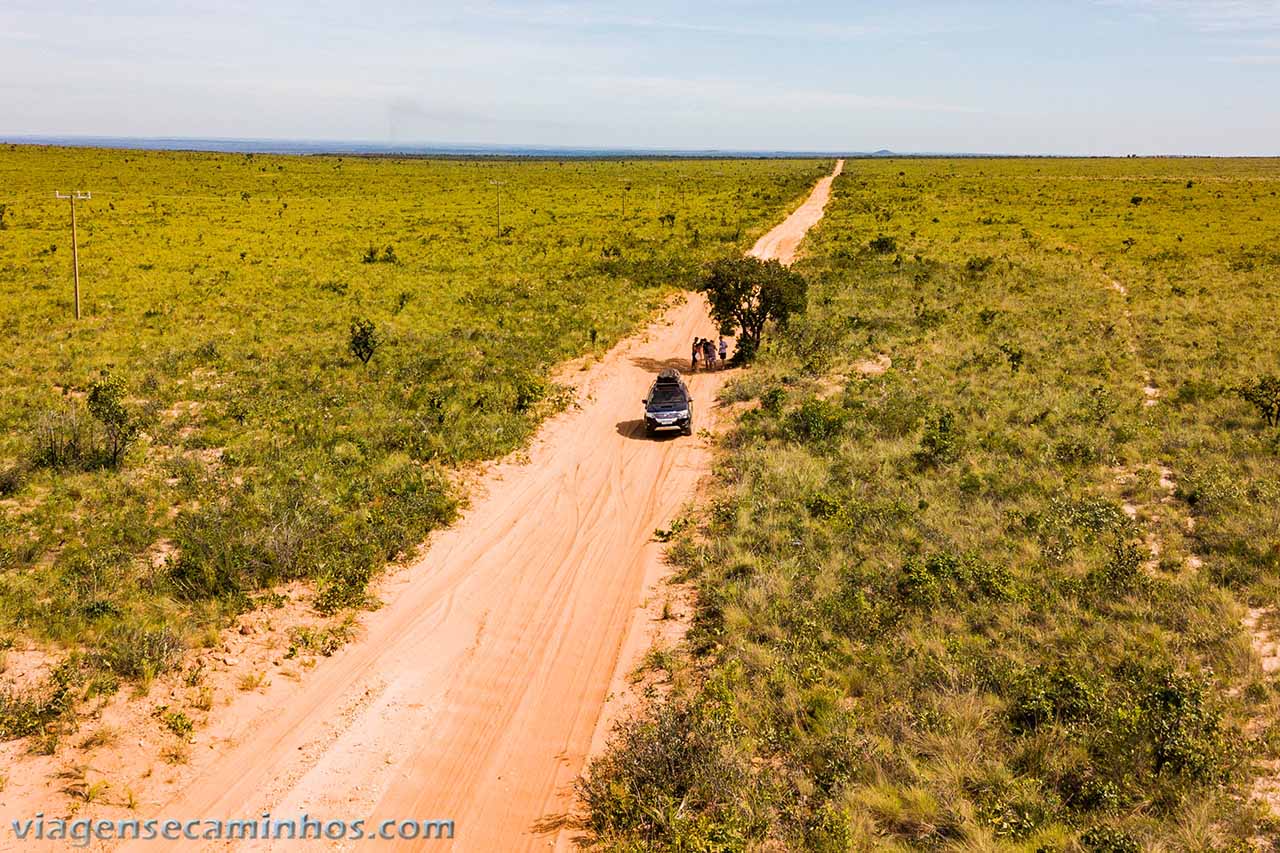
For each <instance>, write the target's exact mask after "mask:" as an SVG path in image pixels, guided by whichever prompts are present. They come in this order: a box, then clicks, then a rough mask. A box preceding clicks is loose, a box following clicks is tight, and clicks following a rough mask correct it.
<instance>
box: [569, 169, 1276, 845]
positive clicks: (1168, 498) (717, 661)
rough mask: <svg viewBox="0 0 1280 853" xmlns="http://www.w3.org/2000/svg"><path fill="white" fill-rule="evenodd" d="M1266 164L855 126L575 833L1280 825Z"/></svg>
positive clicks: (655, 840) (881, 834)
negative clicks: (686, 605) (1111, 154)
mask: <svg viewBox="0 0 1280 853" xmlns="http://www.w3.org/2000/svg"><path fill="white" fill-rule="evenodd" d="M1278 191H1280V162H1277V161H1273V160H1260V161H1208V160H1167V161H1166V160H1157V161H1152V160H985V161H982V160H959V161H947V160H907V161H903V160H898V161H878V160H877V161H851V162H850V163H849V164H848V165H847V167H846V171H845V174H844V175H843V176H842V177H841V178H839V179H838V181H837V183H836V193H837V195H836V197H835V199H834V201H833V203H832V206H831V207H830V208H829V210H828V215H827V218H826V219H825V220H824V221H823V223H822V224H821V225H820V226H819V229H818V230H817V232H815V234H814V235H813V236H812V238H811V241H810V243H809V244H808V253H809V254H808V257H807V259H805V260H803V261H802V262H801V263H800V264H799V266H798V268H799V269H801V270H802V271H803V272H804V273H805V274H806V275H807V276H808V278H809V280H810V296H809V310H808V311H807V313H806V314H805V315H804V316H802V317H800V318H798V319H795V320H793V321H792V322H791V323H790V325H789V327H788V328H787V329H785V330H779V331H778V332H777V333H776V334H775V336H774V338H773V339H772V343H771V344H769V345H768V346H767V347H766V348H765V350H764V351H763V352H762V354H761V358H760V361H759V362H758V364H757V365H756V366H755V367H754V368H752V370H751V371H750V372H749V373H747V374H746V375H745V376H744V377H743V378H742V379H740V380H739V381H737V382H736V383H735V384H734V385H733V386H732V387H731V388H730V390H729V391H728V392H727V396H728V399H730V400H733V401H743V402H746V401H752V402H751V406H750V407H749V408H748V409H747V410H746V411H745V412H744V413H743V414H742V415H741V417H740V420H739V423H738V424H737V426H736V428H735V429H734V430H733V432H732V433H731V434H730V435H729V436H728V437H727V438H726V439H725V445H724V447H723V448H722V451H721V453H720V457H719V462H718V467H717V484H716V487H715V489H714V492H713V495H712V498H711V501H710V504H709V506H708V507H707V508H706V511H705V512H703V513H700V514H699V515H698V516H697V517H696V519H695V520H696V521H697V522H698V524H696V525H693V526H691V527H690V528H689V529H688V530H686V532H685V533H684V534H682V535H681V536H680V537H679V538H678V540H677V541H676V543H675V544H674V545H673V549H672V552H671V556H672V559H673V560H674V562H675V563H676V564H677V565H678V566H680V567H681V571H682V573H683V574H684V576H686V577H687V578H689V579H690V580H691V581H692V582H693V583H694V584H695V585H696V587H697V590H698V604H697V608H696V612H695V615H694V622H693V627H692V630H691V632H690V635H689V639H688V644H687V646H688V647H687V649H686V653H685V654H681V655H670V654H663V655H659V656H655V657H654V664H655V666H659V672H665V673H666V674H667V675H668V677H669V679H670V690H669V692H667V693H664V694H663V695H664V697H665V698H662V699H655V700H654V701H653V702H652V704H651V706H650V707H649V709H648V710H647V712H646V713H645V714H643V715H641V716H639V717H638V718H636V719H634V720H632V721H629V722H627V723H624V724H623V725H622V726H620V727H619V729H618V730H617V731H616V733H615V738H614V741H613V746H612V748H611V749H610V750H609V751H608V752H607V754H606V755H605V756H603V757H602V758H601V759H599V760H597V761H596V762H595V763H594V764H593V765H592V767H591V768H590V770H589V772H588V774H586V776H584V778H583V780H582V781H581V782H580V786H579V788H580V794H581V798H582V803H583V806H584V814H585V830H586V832H585V834H586V836H587V839H588V841H589V842H592V843H594V844H595V845H596V846H597V847H598V848H600V849H618V850H636V851H639V850H726V851H728V850H782V849H788V850H791V849H806V850H822V851H837V850H839V851H844V850H967V851H977V850H1017V851H1028V853H1030V851H1117V852H1119V851H1139V850H1143V851H1147V850H1157V851H1188V852H1190V851H1215V850H1216V851H1228V850H1248V849H1254V848H1253V847H1252V845H1251V839H1254V838H1259V839H1266V838H1275V837H1276V833H1277V832H1278V831H1280V826H1277V824H1276V822H1275V821H1274V820H1273V819H1272V818H1270V817H1269V816H1268V815H1267V814H1266V813H1265V812H1264V811H1263V809H1261V808H1260V807H1259V806H1258V805H1256V804H1254V803H1252V802H1250V800H1249V796H1248V795H1249V790H1250V783H1251V779H1252V777H1254V776H1255V775H1256V774H1257V773H1258V772H1260V770H1261V768H1260V767H1259V764H1258V762H1259V761H1260V760H1261V759H1265V758H1271V757H1275V755H1276V750H1277V746H1278V745H1280V738H1278V735H1280V730H1278V729H1277V728H1276V721H1277V719H1280V717H1278V715H1277V709H1278V707H1280V702H1278V697H1280V685H1278V684H1277V682H1276V680H1275V679H1274V678H1272V677H1268V676H1264V674H1263V672H1262V670H1261V668H1260V666H1259V664H1258V661H1257V658H1256V656H1255V655H1254V654H1253V653H1252V651H1251V647H1250V640H1249V637H1248V635H1247V633H1246V631H1245V630H1244V629H1243V628H1242V625H1241V621H1242V618H1243V616H1244V614H1245V608H1246V607H1247V606H1255V607H1264V608H1274V607H1275V606H1276V605H1277V603H1280V587H1278V586H1277V584H1278V583H1280V432H1277V429H1276V428H1274V427H1270V426H1268V425H1267V423H1266V421H1265V420H1264V418H1263V417H1262V416H1261V414H1260V412H1259V410H1257V409H1255V407H1254V406H1252V405H1251V404H1250V403H1249V402H1247V401H1246V400H1245V399H1243V398H1242V396H1241V394H1240V393H1239V390H1238V389H1239V388H1241V387H1243V386H1248V385H1250V384H1252V383H1254V382H1256V380H1257V379H1258V378H1259V377H1262V376H1265V375H1275V374H1280V356H1278V355H1277V353H1278V352H1280V198H1277V192H1278ZM880 355H885V356H888V357H889V358H890V359H891V360H892V366H891V367H890V368H889V369H888V370H887V371H885V372H884V373H883V374H876V373H874V372H868V371H867V370H866V369H865V362H866V361H867V360H869V359H873V358H875V357H876V356H880ZM860 363H863V365H864V366H863V369H859V364H860ZM1144 386H1150V387H1152V388H1154V389H1156V390H1155V391H1146V390H1144ZM1156 393H1158V397H1156V398H1155V399H1156V402H1155V404H1154V405H1146V404H1145V401H1146V400H1147V398H1148V397H1149V396H1153V395H1154V394H1156ZM1161 480H1163V481H1164V482H1163V483H1162V482H1161ZM1273 621H1274V617H1273ZM1260 843H1261V844H1267V843H1270V842H1266V841H1262V842H1260ZM1260 849H1271V848H1270V847H1262V848H1260Z"/></svg>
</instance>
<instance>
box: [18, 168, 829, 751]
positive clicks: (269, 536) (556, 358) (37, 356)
mask: <svg viewBox="0 0 1280 853" xmlns="http://www.w3.org/2000/svg"><path fill="white" fill-rule="evenodd" d="M829 167H830V164H829V163H822V162H818V161H798V160H795V161H780V160H772V161H763V160H761V161H745V160H744V161H703V160H698V161H665V162H664V161H656V160H641V161H593V162H583V161H567V162H559V161H551V160H537V161H499V160H492V161H475V160H417V159H405V160H394V159H365V158H351V157H347V158H337V157H270V156H240V155H216V154H200V153H146V152H129V151H98V150H66V149H44V148H35V147H17V146H6V147H4V148H0V204H3V205H4V209H3V217H2V218H0V228H2V230H0V341H3V345H2V347H0V362H2V364H0V367H2V370H0V400H3V406H0V510H2V511H0V642H4V643H5V644H10V643H13V642H15V641H19V640H21V641H23V642H37V643H41V644H44V645H46V646H47V647H48V648H49V649H50V650H51V651H53V652H54V653H56V654H59V655H62V654H71V655H73V658H74V665H73V666H72V667H71V670H74V676H75V677H74V678H72V675H69V674H68V673H69V672H71V670H68V671H62V672H60V676H59V677H60V678H63V680H64V681H68V682H69V683H70V682H74V685H73V686H72V687H71V688H68V689H62V688H61V687H59V686H58V685H54V687H53V688H51V689H53V696H54V699H56V700H57V701H54V699H50V700H48V701H49V702H53V705H48V704H47V703H46V705H44V706H41V707H43V708H44V709H45V711H48V712H50V713H52V711H54V710H56V708H57V707H58V706H57V702H62V703H63V705H65V704H66V702H65V701H63V700H66V699H67V697H68V696H74V695H75V691H76V690H78V689H80V688H79V686H78V685H80V684H81V683H82V682H83V681H84V680H85V678H86V677H87V678H88V680H89V681H90V682H91V683H97V684H98V685H99V686H105V687H107V688H110V687H113V686H114V685H115V684H117V683H118V682H119V681H121V680H123V679H129V678H147V677H149V676H151V675H154V674H155V673H156V672H158V671H160V670H163V669H164V668H165V667H166V666H168V665H170V664H171V663H172V662H173V661H174V660H175V659H176V655H177V654H178V652H179V651H180V649H181V648H182V647H183V646H184V645H188V644H190V643H193V642H200V641H201V640H202V638H204V637H206V636H208V635H209V632H210V630H211V629H216V628H217V627H219V626H220V625H222V624H224V622H225V618H226V617H227V615H228V614H233V613H235V612H238V611H239V610H241V609H242V608H244V607H247V606H251V604H252V599H253V596H254V595H255V593H257V592H259V591H261V590H264V589H267V588H269V587H271V586H272V585H273V584H277V583H280V582H284V581H289V580H292V579H297V578H310V579H314V580H315V581H316V582H317V590H318V595H317V606H318V607H320V608H323V609H325V610H333V609H336V608H342V607H348V606H358V605H360V604H361V603H362V602H363V600H364V596H365V585H366V582H367V581H368V579H369V578H370V576H371V575H372V574H373V573H375V572H376V571H377V570H378V568H379V567H380V566H382V565H383V564H384V563H385V562H386V561H387V560H391V559H395V558H396V557H397V556H400V555H403V554H405V553H406V552H411V551H412V549H413V547H414V546H415V545H416V544H417V543H418V542H420V541H421V540H422V539H423V537H424V536H425V535H426V534H427V532H428V531H430V530H431V529H432V528H433V527H436V526H438V525H440V524H443V523H446V522H447V521H448V520H449V519H450V518H451V517H452V516H453V513H454V511H455V507H456V505H457V503H458V501H459V500H460V499H462V498H463V497H464V496H462V495H459V494H457V493H456V492H455V490H454V489H453V488H451V487H450V486H449V485H448V483H449V478H448V476H447V474H448V471H449V469H452V468H457V467H458V466H460V465H463V464H465V463H469V462H472V461H474V460H482V459H486V458H493V457H496V456H499V455H501V454H503V453H505V452H508V451H510V450H512V449H514V448H517V447H519V446H520V445H521V443H522V442H523V441H525V440H526V439H527V438H528V436H529V435H530V434H531V431H532V430H533V428H534V427H535V426H536V425H537V423H538V422H539V421H540V419H542V418H544V417H545V416H547V415H548V414H549V413H551V412H554V411H555V410H556V409H557V408H558V407H560V406H563V405H564V404H565V402H566V400H567V397H566V395H565V393H564V389H561V388H557V387H556V386H554V384H553V383H552V382H551V381H550V380H549V378H548V373H549V370H550V368H551V367H552V366H553V365H555V364H557V363H559V362H561V361H563V360H565V359H567V358H571V357H574V356H578V355H581V354H584V353H591V352H603V351H604V350H605V349H606V348H608V347H609V346H610V345H611V344H613V343H614V342H616V341H617V340H618V339H619V338H620V337H621V336H623V335H625V334H626V333H627V332H629V331H630V330H632V329H634V328H636V327H637V324H639V323H641V322H642V321H643V320H644V319H646V318H647V317H648V316H650V315H651V314H652V312H653V311H654V310H655V308H656V307H657V306H659V305H660V304H661V303H662V301H663V300H664V299H665V298H666V297H668V296H669V295H670V294H672V293H673V292H674V291H675V290H676V289H678V288H680V287H682V286H683V285H685V284H686V283H687V282H688V281H689V280H690V277H691V276H693V275H695V274H696V272H697V270H698V268H699V266H700V265H701V264H702V263H703V262H704V261H706V260H707V259H709V258H712V257H718V256H720V255H723V254H729V253H736V252H740V251H741V250H743V249H744V248H745V247H747V246H749V245H750V242H751V241H752V240H753V239H754V238H755V237H756V236H758V235H759V234H760V233H762V232H763V231H764V230H766V229H767V228H768V227H769V226H770V225H771V224H772V223H774V222H775V221H776V220H778V219H779V218H780V217H781V216H782V215H783V214H784V213H785V212H786V210H787V209H788V208H789V207H790V206H794V205H795V204H798V203H799V201H800V200H801V199H802V198H803V196H804V194H805V193H806V192H807V191H808V189H809V187H810V185H811V184H812V182H813V181H814V180H815V179H816V178H817V177H818V176H819V175H821V174H822V173H823V172H824V171H825V170H827V169H829ZM55 189H59V190H62V191H64V192H65V191H68V190H72V189H83V190H89V191H92V193H93V198H92V200H91V201H86V202H82V203H80V205H79V207H78V215H79V236H80V267H81V274H82V279H83V290H84V296H83V304H84V318H83V320H81V321H80V322H76V321H75V320H74V319H73V317H72V303H71V295H72V289H71V256H70V245H69V211H68V206H67V202H65V201H58V200H55V199H54V198H53V191H54V190H55ZM499 192H500V193H501V204H502V211H501V215H502V218H501V229H502V230H501V232H499V230H498V222H497V213H498V211H497V204H498V193H499ZM388 247H389V248H388ZM357 317H359V318H367V319H368V320H370V321H372V323H373V324H374V327H375V329H376V334H377V336H378V338H379V339H380V340H381V342H382V345H381V347H380V348H379V349H377V351H376V353H375V354H374V355H373V357H372V359H371V360H370V361H369V363H368V364H367V365H366V364H362V363H361V361H360V360H358V359H357V358H355V357H353V354H352V352H350V351H349V328H350V325H351V323H352V321H353V319H354V318H357ZM106 379H111V380H113V381H115V382H117V383H122V387H121V386H120V385H117V387H120V388H121V391H122V396H121V399H120V400H119V402H121V403H122V404H123V413H122V417H123V419H124V423H125V426H126V427H127V428H126V429H123V430H117V431H116V436H117V437H119V436H124V437H126V438H128V437H130V436H131V435H132V434H133V433H136V440H135V441H133V442H132V444H130V445H129V446H128V448H127V450H126V452H125V453H124V454H123V457H122V458H120V459H118V460H117V459H114V458H113V456H114V454H113V453H111V439H112V433H111V432H110V430H109V429H108V425H107V421H104V420H103V419H102V418H101V417H95V415H94V414H93V411H91V409H92V404H93V403H94V399H95V398H94V396H93V394H92V393H90V392H92V390H93V388H94V384H95V383H103V382H104V381H106ZM100 390H101V389H100ZM107 396H108V397H109V396H110V395H109V394H108V395H107ZM108 420H109V418H108ZM80 652H83V653H84V654H83V655H78V654H77V653H80ZM86 672H87V673H88V676H86V675H85V674H86ZM63 686H64V687H65V686H66V685H63ZM4 695H5V694H4V692H3V691H0V698H3V697H4ZM68 701H69V700H68ZM5 702H7V703H8V705H7V707H9V708H10V709H11V710H12V709H17V708H21V709H23V710H24V713H25V714H26V716H25V717H24V718H23V719H26V720H27V721H28V722H27V723H23V724H22V725H19V724H16V723H14V724H12V725H9V726H8V727H7V728H4V726H3V725H2V724H0V729H3V733H4V734H6V735H12V734H15V733H22V732H23V731H29V730H31V728H32V725H30V724H29V723H30V721H31V720H32V719H36V718H39V716H40V714H39V713H36V711H38V710H39V708H36V709H35V710H33V707H32V705H31V703H30V702H27V703H26V704H25V705H23V704H21V703H18V702H17V699H15V698H13V697H12V696H10V697H9V698H7V699H5ZM16 713H17V712H16V711H15V712H14V714H16ZM4 716H5V715H3V714H0V718H3V717H4ZM13 716H14V715H10V718H13Z"/></svg>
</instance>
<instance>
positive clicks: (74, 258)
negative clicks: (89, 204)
mask: <svg viewBox="0 0 1280 853" xmlns="http://www.w3.org/2000/svg"><path fill="white" fill-rule="evenodd" d="M53 197H54V198H65V199H70V201H71V267H72V270H73V273H74V275H75V282H76V319H77V320H79V319H80V241H79V239H78V238H77V236H76V202H77V201H88V200H89V199H91V198H93V193H87V192H81V191H80V190H76V191H75V192H70V193H67V194H66V195H63V194H62V193H60V192H58V191H57V190H54V191H53Z"/></svg>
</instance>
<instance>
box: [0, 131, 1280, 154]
mask: <svg viewBox="0 0 1280 853" xmlns="http://www.w3.org/2000/svg"><path fill="white" fill-rule="evenodd" d="M146 143H151V144H146ZM0 144H5V145H33V146H40V145H43V146H47V147H56V148H111V149H121V150H140V151H155V150H159V151H198V152H206V153H221V154H273V155H311V156H324V155H403V156H422V155H424V154H427V155H431V154H434V155H442V156H454V157H484V156H490V157H502V156H508V157H510V156H515V157H539V156H561V157H568V158H593V157H624V156H634V157H688V158H713V157H761V158H769V157H780V158H781V157H796V158H802V157H820V158H827V157H845V158H851V159H871V158H890V157H903V158H948V157H954V158H964V159H983V158H990V159H1115V160H1125V159H1144V158H1146V159H1270V158H1275V157H1278V156H1280V154H1204V153H1144V154H1138V153H1130V154H1054V153H1044V152H1040V153H1035V152H977V151H899V150H895V149H890V148H879V149H875V150H869V149H868V150H853V149H845V150H841V149H820V148H815V149H803V148H681V147H674V146H663V147H656V146H655V147H648V146H613V145H589V144H575V145H568V144H546V143H527V144H525V143H515V144H511V143H493V142H433V141H425V140H424V141H412V142H409V141H404V142H382V141H377V140H372V139H340V138H306V137H270V136H124V135H113V134H90V133H11V134H5V133H0ZM255 146H262V147H255ZM329 146H336V147H329Z"/></svg>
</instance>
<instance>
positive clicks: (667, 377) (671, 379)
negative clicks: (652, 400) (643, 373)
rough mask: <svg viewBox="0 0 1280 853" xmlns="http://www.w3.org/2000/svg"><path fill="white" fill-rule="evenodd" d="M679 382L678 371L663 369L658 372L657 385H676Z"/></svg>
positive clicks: (671, 368) (670, 368) (668, 368)
mask: <svg viewBox="0 0 1280 853" xmlns="http://www.w3.org/2000/svg"><path fill="white" fill-rule="evenodd" d="M679 382H680V371H678V370H676V369H675V368H674V367H664V368H663V369H662V370H660V371H659V372H658V384H659V385H677V384H679Z"/></svg>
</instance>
